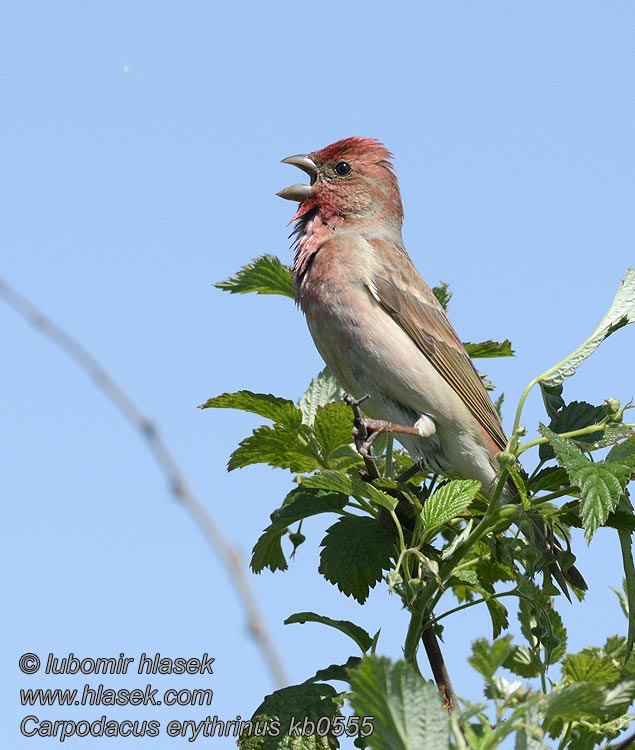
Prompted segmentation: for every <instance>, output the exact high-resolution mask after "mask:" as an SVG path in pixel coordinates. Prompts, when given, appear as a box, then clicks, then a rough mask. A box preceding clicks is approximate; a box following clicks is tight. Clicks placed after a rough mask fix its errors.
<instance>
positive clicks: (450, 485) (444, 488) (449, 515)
mask: <svg viewBox="0 0 635 750" xmlns="http://www.w3.org/2000/svg"><path fill="white" fill-rule="evenodd" d="M480 488H481V483H480V482H479V481H477V480H475V479H453V480H451V481H449V482H446V483H445V484H443V485H441V486H440V487H439V488H438V489H437V490H436V492H435V493H434V494H433V495H431V496H430V497H429V498H428V499H427V500H426V502H425V505H424V506H423V510H422V511H421V520H422V521H423V523H424V526H425V528H426V530H427V531H430V530H431V529H433V528H437V527H439V526H443V524H444V523H448V521H451V520H452V519H453V518H456V517H457V516H459V515H460V514H461V513H462V512H463V511H464V510H465V509H466V508H467V507H468V506H469V505H470V503H471V502H472V501H473V500H474V498H475V497H476V495H477V494H478V491H479V489H480Z"/></svg>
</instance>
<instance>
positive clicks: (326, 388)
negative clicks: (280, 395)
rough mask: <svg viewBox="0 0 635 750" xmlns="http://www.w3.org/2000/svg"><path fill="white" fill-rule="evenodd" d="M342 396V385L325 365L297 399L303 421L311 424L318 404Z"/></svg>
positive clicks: (323, 404)
mask: <svg viewBox="0 0 635 750" xmlns="http://www.w3.org/2000/svg"><path fill="white" fill-rule="evenodd" d="M343 396H344V391H343V390H342V387H341V386H340V384H339V383H338V382H337V380H336V379H335V377H334V375H333V373H332V372H331V371H330V370H329V368H328V367H325V368H324V369H323V370H321V371H320V372H319V373H318V374H317V375H316V376H315V377H314V378H313V380H312V381H311V383H310V384H309V387H308V388H307V389H306V391H305V392H304V393H303V394H302V395H301V396H300V398H299V399H298V406H299V408H300V410H301V412H302V419H303V421H304V423H305V424H308V425H312V424H313V420H314V419H315V415H316V412H317V410H318V408H319V407H320V406H325V405H326V404H329V403H331V402H333V401H341V400H342V398H343Z"/></svg>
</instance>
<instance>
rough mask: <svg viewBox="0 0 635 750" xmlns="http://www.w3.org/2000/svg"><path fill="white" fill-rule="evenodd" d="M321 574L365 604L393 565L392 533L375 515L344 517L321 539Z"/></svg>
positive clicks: (348, 594)
mask: <svg viewBox="0 0 635 750" xmlns="http://www.w3.org/2000/svg"><path fill="white" fill-rule="evenodd" d="M322 547H323V549H322V551H321V553H320V573H322V575H323V576H324V577H325V578H326V580H327V581H329V582H330V583H333V584H335V585H336V586H337V587H338V589H339V590H340V591H341V592H342V593H343V594H346V596H352V597H353V598H354V599H356V600H357V601H358V602H359V603H360V604H363V603H364V602H365V601H366V599H367V597H368V594H369V591H370V589H371V588H374V587H375V584H376V583H377V582H378V581H380V580H381V578H382V573H383V571H384V570H388V569H389V568H390V565H391V557H392V556H393V554H394V551H395V545H394V540H393V537H392V535H391V534H390V532H389V531H388V530H387V529H384V528H382V527H381V526H380V525H379V523H378V522H377V521H376V520H375V519H374V518H369V517H368V516H344V517H342V518H340V519H339V520H338V521H337V522H336V523H335V524H333V526H331V527H330V528H329V529H328V530H327V532H326V536H325V537H324V539H323V540H322Z"/></svg>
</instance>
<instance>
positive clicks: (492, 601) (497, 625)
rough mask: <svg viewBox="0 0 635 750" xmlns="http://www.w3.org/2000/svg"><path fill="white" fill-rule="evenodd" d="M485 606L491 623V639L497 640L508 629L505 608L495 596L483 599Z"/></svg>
mask: <svg viewBox="0 0 635 750" xmlns="http://www.w3.org/2000/svg"><path fill="white" fill-rule="evenodd" d="M485 606H486V607H487V611H488V612H489V616H490V619H491V621H492V638H498V636H499V635H500V634H501V633H502V632H503V630H507V628H508V627H509V618H508V616H507V615H508V612H507V607H506V606H505V605H504V604H503V603H502V602H501V601H500V600H499V599H497V598H496V597H495V596H491V597H489V598H487V599H485Z"/></svg>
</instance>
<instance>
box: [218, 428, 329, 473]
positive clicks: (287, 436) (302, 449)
mask: <svg viewBox="0 0 635 750" xmlns="http://www.w3.org/2000/svg"><path fill="white" fill-rule="evenodd" d="M307 429H308V428H307ZM251 464H269V466H273V467H275V468H278V469H289V470H290V471H293V472H295V473H301V472H307V471H315V469H319V468H320V467H321V462H320V459H319V456H317V455H316V453H315V451H314V450H313V448H312V447H311V446H310V444H309V441H308V440H303V439H301V438H300V435H299V433H298V432H297V431H296V430H289V429H288V428H287V427H284V426H283V425H281V424H274V426H273V427H269V426H267V425H263V426H262V427H257V428H256V429H255V430H254V431H253V433H252V434H251V435H250V436H249V437H246V438H245V439H244V440H241V441H240V444H239V446H238V448H236V450H235V451H234V452H233V453H232V454H231V456H230V459H229V462H228V464H227V469H228V471H233V470H234V469H242V468H243V467H244V466H250V465H251Z"/></svg>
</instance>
